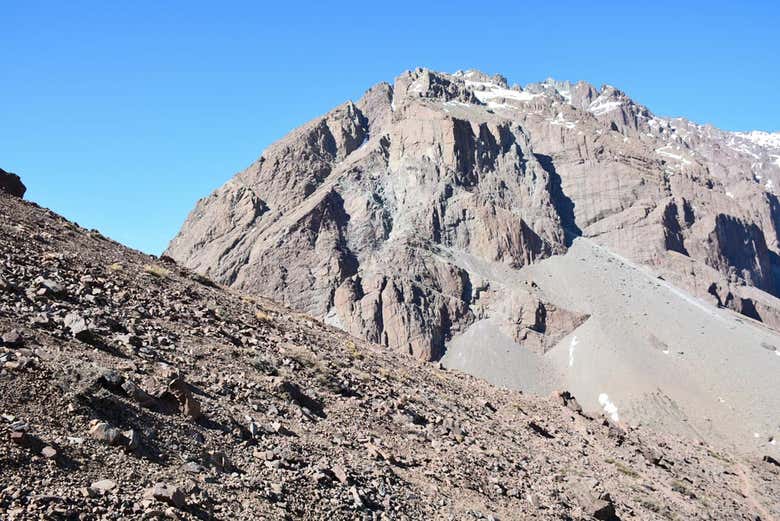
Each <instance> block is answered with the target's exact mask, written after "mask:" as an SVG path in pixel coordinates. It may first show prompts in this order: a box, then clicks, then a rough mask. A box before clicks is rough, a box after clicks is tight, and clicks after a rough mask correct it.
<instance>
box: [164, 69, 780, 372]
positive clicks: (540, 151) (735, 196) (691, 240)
mask: <svg viewBox="0 0 780 521" xmlns="http://www.w3.org/2000/svg"><path fill="white" fill-rule="evenodd" d="M751 139H752V141H751ZM778 146H780V145H778ZM773 150H774V149H772V148H771V147H769V148H767V146H765V145H762V144H757V143H756V140H755V139H754V138H752V137H750V136H743V135H739V134H734V133H728V132H723V131H720V130H717V129H713V128H711V127H702V126H699V125H695V124H693V123H690V122H687V121H685V120H681V119H675V120H669V119H663V118H657V117H655V116H654V115H653V114H652V113H651V112H650V111H649V110H648V109H647V108H646V107H643V106H642V105H639V104H637V103H635V102H634V101H633V100H631V99H630V98H629V97H628V96H627V95H626V94H625V93H623V92H621V91H619V90H618V89H616V88H614V87H611V86H604V87H602V88H601V89H596V88H595V87H593V86H591V85H589V84H587V83H584V82H580V83H577V84H570V83H568V82H554V81H547V82H544V83H540V84H532V85H529V86H527V87H526V89H521V88H519V87H509V86H508V85H507V83H506V80H505V79H504V78H502V77H488V76H486V75H483V74H481V73H478V72H474V71H471V72H468V73H456V74H453V75H449V74H441V73H435V72H432V71H429V70H425V69H417V70H415V71H409V72H406V73H404V74H402V75H401V76H399V77H398V78H397V79H396V80H395V83H394V85H392V86H391V85H389V84H386V83H381V84H378V85H376V86H374V87H372V88H371V89H370V90H369V91H368V92H366V94H365V95H364V97H363V98H362V99H360V100H359V101H357V102H356V103H352V102H348V103H345V104H344V105H341V106H340V107H337V108H336V109H334V110H333V111H331V112H329V113H328V114H326V115H324V116H323V117H321V118H318V119H315V120H313V121H312V122H309V123H307V124H306V125H304V126H302V127H300V128H299V129H296V130H294V131H293V132H291V133H290V134H289V135H288V136H286V137H285V138H284V139H282V140H280V141H279V142H278V143H276V144H274V145H272V146H271V147H269V148H268V150H266V151H265V153H264V154H263V155H262V157H261V158H260V159H259V160H258V161H257V162H255V163H254V164H253V165H251V166H250V167H249V168H248V169H247V170H245V171H244V172H241V173H240V174H238V175H237V176H236V177H234V178H233V179H232V180H231V181H229V182H228V183H226V184H225V185H224V186H223V187H221V188H219V189H218V190H217V191H215V192H214V194H212V195H211V196H209V197H208V198H206V199H203V200H201V201H199V202H198V204H197V205H196V207H195V209H194V210H193V212H192V213H191V214H190V216H189V217H188V219H187V221H186V222H185V223H184V225H183V226H182V229H181V231H180V233H179V234H178V235H177V237H176V238H174V240H173V241H172V242H171V245H170V247H169V249H168V252H167V253H168V254H169V255H170V256H172V257H174V258H175V259H177V260H179V261H180V262H183V263H184V264H185V265H187V266H188V267H191V268H193V269H196V270H199V271H202V272H204V273H207V274H208V275H209V276H211V277H213V278H215V279H217V280H219V281H221V282H224V283H227V284H231V285H234V286H235V287H238V288H242V289H245V290H250V291H254V292H257V293H260V294H264V295H267V296H269V297H271V298H274V299H278V300H280V301H282V302H284V303H286V304H287V305H290V306H292V307H294V308H296V309H300V310H302V311H305V312H307V313H310V314H312V315H315V316H319V317H323V318H326V319H327V320H328V321H329V322H331V323H333V324H336V325H338V326H340V327H342V328H344V329H345V330H347V331H349V332H350V333H352V334H355V335H359V336H362V337H364V338H368V339H370V340H372V341H375V342H379V343H382V344H384V345H387V346H389V347H391V348H394V349H399V350H402V351H407V352H410V353H412V354H413V355H415V356H417V357H420V358H423V359H435V358H438V357H439V356H440V355H441V354H442V353H443V349H444V345H445V343H446V341H447V339H448V338H450V337H451V336H452V334H454V333H455V332H457V331H458V330H460V329H461V328H463V327H465V326H466V325H468V324H469V323H471V322H472V321H474V320H475V319H476V318H478V317H483V316H489V315H490V314H491V313H494V312H496V311H495V309H493V311H491V306H492V307H493V308H495V306H496V302H499V301H501V302H503V301H504V300H506V298H514V297H512V296H511V295H504V296H499V295H498V294H501V295H503V293H502V291H504V290H502V289H501V280H500V277H499V278H498V279H496V278H494V277H490V276H489V277H487V279H486V278H485V277H484V276H483V275H484V273H483V271H484V270H476V271H475V268H473V267H469V266H467V265H464V264H463V263H462V262H459V261H458V259H463V258H469V259H472V260H473V259H476V260H475V261H473V262H479V263H494V264H496V265H499V266H505V267H508V268H510V269H518V268H522V267H523V266H526V265H528V264H530V263H533V262H534V261H536V260H539V259H542V258H545V257H548V256H550V255H555V254H559V253H562V252H564V251H566V247H567V245H568V244H570V243H571V241H572V240H573V239H574V238H575V237H576V236H578V235H585V236H588V237H591V238H593V239H594V240H596V241H597V242H599V243H600V244H602V245H604V246H607V247H608V248H610V249H612V250H614V251H616V252H618V253H621V254H622V255H624V256H626V257H628V258H630V259H632V260H634V261H636V262H641V263H645V264H650V265H653V266H656V267H658V268H659V270H666V269H670V270H673V271H674V270H677V269H678V268H679V263H675V262H673V261H671V260H670V259H669V255H672V254H677V255H683V256H686V257H687V258H690V259H692V260H693V261H695V262H698V263H701V264H702V265H703V266H707V267H708V268H709V269H710V270H699V273H706V274H707V280H706V281H704V280H694V277H692V276H691V275H690V274H686V273H685V272H681V273H680V277H679V278H680V285H681V286H683V287H685V288H687V289H691V288H693V290H692V291H693V292H694V293H695V294H697V295H701V296H705V297H708V298H709V297H711V296H712V295H713V293H712V291H710V290H709V288H710V287H711V286H712V284H715V285H716V286H717V287H719V288H720V290H718V291H716V292H715V293H718V294H721V295H722V296H723V298H722V299H721V301H720V303H721V305H724V306H729V307H732V309H735V310H737V311H740V312H743V311H745V310H749V309H750V308H751V305H752V303H753V302H754V301H755V302H758V301H759V300H761V299H756V298H754V297H751V296H745V297H744V298H742V297H740V298H739V299H736V298H731V299H729V298H726V294H728V293H731V294H732V295H736V294H744V292H742V293H740V291H741V290H739V288H740V287H749V286H754V287H756V288H759V289H761V290H764V291H767V292H769V293H772V294H775V293H776V291H777V288H778V285H777V281H776V273H777V272H778V265H777V261H776V259H777V258H778V255H777V254H778V236H777V229H778V226H777V222H778V216H779V215H780V213H779V212H778V204H777V198H776V197H775V195H774V192H773V186H774V185H773V183H776V182H780V179H778V178H779V177H780V168H779V167H778V165H776V164H775V163H774V162H772V157H773V156H772V153H773ZM778 153H779V154H780V152H778ZM756 158H759V161H757V160H756ZM470 262H471V261H470ZM488 271H490V270H488ZM477 287H480V288H484V289H485V291H482V292H481V293H480V292H475V291H474V288H477ZM521 298H535V297H533V296H532V294H531V293H529V294H528V295H526V296H521ZM743 300H745V301H746V302H743ZM764 300H766V299H764ZM768 302H772V301H771V299H770V300H769V301H768ZM761 306H764V308H765V309H766V310H768V309H769V308H767V307H766V306H767V305H766V302H764V301H762V304H761ZM753 307H755V306H753ZM766 310H765V312H764V315H765V316H767V317H768V316H772V313H771V312H768V311H766ZM563 311H565V310H563ZM754 314H755V313H754ZM562 316H563V315H562ZM557 322H558V323H560V324H561V328H562V330H566V329H567V328H570V327H572V325H571V324H573V323H574V322H576V320H560V321H557ZM521 329H522V328H521ZM526 329H527V330H529V331H533V329H528V328H526ZM549 334H550V335H551V337H554V336H555V334H556V332H555V331H551V332H550V333H549ZM515 336H517V337H518V338H521V337H522V339H523V340H527V339H528V338H529V337H528V334H527V333H526V332H523V331H520V332H516V334H515ZM548 341H549V339H542V340H540V341H538V342H536V344H537V345H539V346H544V345H546V343H547V342H548ZM529 345H530V344H529Z"/></svg>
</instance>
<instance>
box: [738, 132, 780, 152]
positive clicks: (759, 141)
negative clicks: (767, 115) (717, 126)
mask: <svg viewBox="0 0 780 521" xmlns="http://www.w3.org/2000/svg"><path fill="white" fill-rule="evenodd" d="M734 135H735V136H739V137H741V138H743V139H747V140H748V141H751V142H753V143H755V144H756V145H760V146H762V147H769V148H780V132H764V131H763V130H753V131H751V132H734Z"/></svg>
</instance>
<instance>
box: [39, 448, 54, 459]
mask: <svg viewBox="0 0 780 521" xmlns="http://www.w3.org/2000/svg"><path fill="white" fill-rule="evenodd" d="M41 455H42V456H43V457H44V458H46V459H54V458H56V457H57V449H55V448H54V447H52V446H51V445H47V446H46V447H44V448H43V449H42V450H41Z"/></svg>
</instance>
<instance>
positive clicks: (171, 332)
mask: <svg viewBox="0 0 780 521" xmlns="http://www.w3.org/2000/svg"><path fill="white" fill-rule="evenodd" d="M250 199H251V197H250ZM0 247H2V250H3V252H4V255H3V258H2V260H0V269H2V276H1V277H0V338H1V339H2V340H1V341H0V434H1V436H0V469H2V477H3V479H2V482H3V485H2V487H1V488H0V514H2V515H0V517H2V518H3V519H8V520H26V519H41V518H46V519H120V518H121V519H226V520H228V519H231V520H232V519H410V520H411V519H531V518H533V519H600V520H619V519H674V518H681V517H684V518H686V519H693V518H703V519H704V518H712V516H713V515H714V513H717V514H715V515H717V517H718V518H719V519H755V518H758V517H759V516H760V518H761V519H772V518H773V516H774V518H778V516H780V503H779V502H778V501H777V498H778V497H780V480H779V479H778V474H779V473H780V467H778V463H777V461H776V459H774V458H773V457H771V456H769V455H767V456H766V457H765V458H763V460H762V459H759V458H755V457H751V458H749V459H745V458H744V457H743V456H741V455H739V454H736V453H731V452H729V451H724V450H721V449H720V448H718V447H715V446H712V445H709V444H708V443H706V442H705V441H702V440H698V442H696V443H692V442H691V440H690V438H678V437H675V436H670V435H664V434H660V433H656V432H653V431H652V430H649V429H646V428H638V429H636V428H631V427H627V426H624V425H621V424H620V423H619V422H616V421H615V420H614V419H612V418H611V417H609V416H604V415H602V414H601V413H600V412H599V411H589V410H587V408H586V409H585V410H583V408H582V407H581V406H580V405H579V404H578V403H577V400H576V398H575V397H573V396H572V395H571V394H570V393H568V392H558V393H556V394H555V395H554V396H552V397H535V396H529V395H525V394H523V393H520V392H517V391H511V390H505V389H498V388H496V387H493V386H491V385H489V384H487V383H485V382H482V381H480V380H478V379H475V378H473V377H470V376H466V375H463V374H461V373H458V372H454V371H446V370H442V369H441V368H439V367H438V366H436V365H434V364H426V363H420V362H419V361H416V360H414V359H413V358H411V357H408V356H401V355H399V354H397V353H395V352H394V351H392V350H388V349H385V348H383V347H381V346H378V345H376V344H372V343H369V342H366V341H363V340H359V339H356V338H351V337H349V336H348V335H346V334H345V333H343V332H341V331H339V330H338V329H336V328H333V327H330V326H327V325H325V324H323V323H321V322H319V321H317V320H314V319H312V318H310V317H307V316H305V315H302V314H300V313H297V312H294V311H292V310H290V309H288V308H285V307H282V306H280V305H278V304H275V303H273V302H271V301H269V300H265V299H262V298H255V297H251V296H249V295H246V294H241V293H238V292H236V291H235V290H232V289H230V288H225V287H222V286H220V285H218V284H215V283H214V282H212V281H210V280H209V279H207V278H205V277H203V276H202V275H198V274H196V273H194V272H193V271H191V270H189V269H187V268H184V267H182V266H179V265H177V264H176V263H174V262H173V261H172V260H171V259H169V258H164V257H163V258H160V259H157V258H154V257H151V256H148V255H144V254H142V253H140V252H137V251H134V250H130V249H128V248H126V247H124V246H122V245H120V244H118V243H116V242H113V241H111V240H109V239H107V238H105V237H103V236H102V235H100V234H99V233H98V232H96V231H94V230H92V231H88V230H85V229H83V228H80V227H79V226H78V225H75V224H73V223H71V222H69V221H67V220H66V219H64V218H62V217H60V216H59V215H57V214H55V213H54V212H52V211H49V210H46V209H43V208H40V207H38V206H37V205H35V204H33V203H29V202H25V201H22V200H21V199H19V198H17V197H13V196H11V195H9V194H0Z"/></svg>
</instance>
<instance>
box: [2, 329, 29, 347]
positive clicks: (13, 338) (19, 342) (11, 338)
mask: <svg viewBox="0 0 780 521" xmlns="http://www.w3.org/2000/svg"><path fill="white" fill-rule="evenodd" d="M2 340H3V345H5V346H7V347H22V346H23V345H24V338H23V337H22V334H21V333H20V332H19V330H18V329H12V330H11V331H8V332H7V333H3V337H2Z"/></svg>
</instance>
